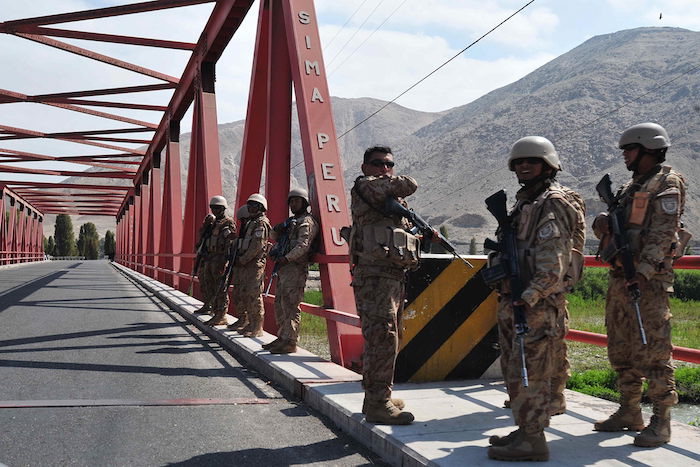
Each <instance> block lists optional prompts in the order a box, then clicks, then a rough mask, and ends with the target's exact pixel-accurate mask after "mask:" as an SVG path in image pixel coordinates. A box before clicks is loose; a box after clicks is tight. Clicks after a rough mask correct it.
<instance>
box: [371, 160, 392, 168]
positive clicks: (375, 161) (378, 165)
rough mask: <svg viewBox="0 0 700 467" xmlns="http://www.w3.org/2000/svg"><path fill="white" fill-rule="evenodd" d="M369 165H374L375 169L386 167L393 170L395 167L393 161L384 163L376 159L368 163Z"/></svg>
mask: <svg viewBox="0 0 700 467" xmlns="http://www.w3.org/2000/svg"><path fill="white" fill-rule="evenodd" d="M368 164H369V165H372V166H374V167H386V168H388V169H390V168H392V167H393V166H394V162H393V161H383V160H381V159H374V160H371V161H369V162H368Z"/></svg>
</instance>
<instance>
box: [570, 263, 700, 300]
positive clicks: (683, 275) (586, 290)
mask: <svg viewBox="0 0 700 467" xmlns="http://www.w3.org/2000/svg"><path fill="white" fill-rule="evenodd" d="M675 275H676V281H675V284H674V286H673V288H674V289H675V293H674V294H673V297H676V298H679V299H681V300H686V301H688V300H700V271H698V270H691V269H681V270H677V271H675ZM607 291H608V269H607V268H586V269H585V271H584V273H583V278H582V279H581V282H579V283H578V284H576V287H574V291H573V292H572V293H571V296H578V297H580V298H581V299H583V300H600V299H605V295H606V294H607Z"/></svg>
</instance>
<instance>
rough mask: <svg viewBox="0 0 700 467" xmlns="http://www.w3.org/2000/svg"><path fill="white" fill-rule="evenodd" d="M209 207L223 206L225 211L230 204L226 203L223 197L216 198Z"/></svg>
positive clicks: (210, 202)
mask: <svg viewBox="0 0 700 467" xmlns="http://www.w3.org/2000/svg"><path fill="white" fill-rule="evenodd" d="M209 206H223V207H224V209H226V208H228V203H227V202H226V198H224V197H223V196H221V195H219V196H214V197H212V199H211V200H210V201H209Z"/></svg>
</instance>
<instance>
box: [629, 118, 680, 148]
mask: <svg viewBox="0 0 700 467" xmlns="http://www.w3.org/2000/svg"><path fill="white" fill-rule="evenodd" d="M628 144H641V145H642V146H644V147H645V148H646V149H650V150H653V149H666V148H668V147H669V146H671V139H670V138H669V137H668V133H667V132H666V130H665V129H664V127H662V126H661V125H659V124H658V123H652V122H646V123H640V124H639V125H634V126H631V127H629V128H627V129H626V130H625V131H623V132H622V135H621V136H620V141H619V142H618V144H617V146H618V147H619V148H620V149H622V148H623V147H624V146H627V145H628Z"/></svg>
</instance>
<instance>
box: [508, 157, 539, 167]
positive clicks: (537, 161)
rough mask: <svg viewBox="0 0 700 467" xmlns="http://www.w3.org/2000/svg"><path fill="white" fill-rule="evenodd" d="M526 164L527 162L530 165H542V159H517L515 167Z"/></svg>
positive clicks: (514, 163) (514, 162)
mask: <svg viewBox="0 0 700 467" xmlns="http://www.w3.org/2000/svg"><path fill="white" fill-rule="evenodd" d="M524 162H527V163H528V164H530V165H535V164H541V163H542V159H540V158H539V157H521V158H519V159H515V160H514V161H513V165H520V164H522V163H524Z"/></svg>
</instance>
